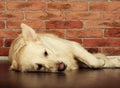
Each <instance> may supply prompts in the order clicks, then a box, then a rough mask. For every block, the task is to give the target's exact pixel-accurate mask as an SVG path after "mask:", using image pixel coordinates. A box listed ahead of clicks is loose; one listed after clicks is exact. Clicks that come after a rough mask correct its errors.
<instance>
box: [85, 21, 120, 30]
mask: <svg viewBox="0 0 120 88" xmlns="http://www.w3.org/2000/svg"><path fill="white" fill-rule="evenodd" d="M84 28H120V21H119V20H88V21H85V22H84Z"/></svg>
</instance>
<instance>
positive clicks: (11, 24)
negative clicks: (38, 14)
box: [7, 20, 44, 28]
mask: <svg viewBox="0 0 120 88" xmlns="http://www.w3.org/2000/svg"><path fill="white" fill-rule="evenodd" d="M21 23H25V24H27V25H29V26H31V27H32V28H44V22H43V21H39V20H38V21H37V20H34V21H33V20H8V21H7V28H20V24H21Z"/></svg>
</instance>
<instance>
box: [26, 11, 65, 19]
mask: <svg viewBox="0 0 120 88" xmlns="http://www.w3.org/2000/svg"><path fill="white" fill-rule="evenodd" d="M26 18H27V19H34V20H63V19H64V14H63V13H62V12H60V11H55V12H28V13H26Z"/></svg>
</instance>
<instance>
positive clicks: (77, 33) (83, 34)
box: [66, 29, 103, 38]
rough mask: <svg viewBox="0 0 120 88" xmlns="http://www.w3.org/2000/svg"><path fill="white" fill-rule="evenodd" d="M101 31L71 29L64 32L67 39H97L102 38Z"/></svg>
mask: <svg viewBox="0 0 120 88" xmlns="http://www.w3.org/2000/svg"><path fill="white" fill-rule="evenodd" d="M102 36H103V34H102V30H97V29H92V30H79V29H72V30H67V31H66V37H67V38H99V37H102Z"/></svg>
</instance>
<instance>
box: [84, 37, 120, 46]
mask: <svg viewBox="0 0 120 88" xmlns="http://www.w3.org/2000/svg"><path fill="white" fill-rule="evenodd" d="M83 44H84V46H85V47H108V46H111V47H114V46H115V47H119V46H120V39H84V43H83Z"/></svg>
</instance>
